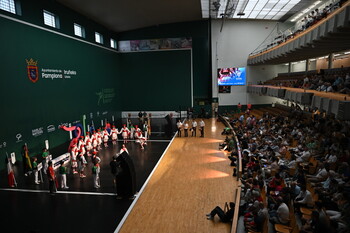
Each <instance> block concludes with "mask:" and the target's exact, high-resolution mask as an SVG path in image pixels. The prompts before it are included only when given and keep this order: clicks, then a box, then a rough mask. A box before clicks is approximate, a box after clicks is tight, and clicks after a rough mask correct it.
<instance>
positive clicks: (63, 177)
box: [58, 160, 69, 189]
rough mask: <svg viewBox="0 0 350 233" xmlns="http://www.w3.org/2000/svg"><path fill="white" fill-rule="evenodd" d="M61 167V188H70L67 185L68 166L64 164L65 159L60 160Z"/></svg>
mask: <svg viewBox="0 0 350 233" xmlns="http://www.w3.org/2000/svg"><path fill="white" fill-rule="evenodd" d="M60 165H61V166H60V168H59V170H58V172H59V174H60V177H61V188H62V189H68V188H69V187H68V186H67V168H66V167H65V166H64V162H63V160H61V161H60Z"/></svg>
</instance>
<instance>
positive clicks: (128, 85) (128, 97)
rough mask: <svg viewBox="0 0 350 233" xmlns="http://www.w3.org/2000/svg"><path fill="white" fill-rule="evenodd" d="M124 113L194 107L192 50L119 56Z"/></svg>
mask: <svg viewBox="0 0 350 233" xmlns="http://www.w3.org/2000/svg"><path fill="white" fill-rule="evenodd" d="M120 65H121V67H122V77H123V78H122V86H123V88H122V89H121V92H122V93H123V94H122V95H123V99H125V101H123V104H122V109H123V111H133V110H145V111H157V110H158V111H165V110H178V109H179V106H181V107H182V109H184V108H185V107H188V106H191V50H177V51H157V52H137V53H125V54H120Z"/></svg>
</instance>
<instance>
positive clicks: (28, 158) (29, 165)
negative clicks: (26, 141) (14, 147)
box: [24, 149, 33, 170]
mask: <svg viewBox="0 0 350 233" xmlns="http://www.w3.org/2000/svg"><path fill="white" fill-rule="evenodd" d="M24 155H25V158H26V160H27V161H26V163H27V166H28V168H29V169H30V170H32V169H33V168H32V163H31V161H30V157H29V154H28V149H26V150H25V151H24Z"/></svg>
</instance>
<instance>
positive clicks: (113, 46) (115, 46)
mask: <svg viewBox="0 0 350 233" xmlns="http://www.w3.org/2000/svg"><path fill="white" fill-rule="evenodd" d="M111 48H114V49H116V48H117V42H116V41H115V40H114V39H111Z"/></svg>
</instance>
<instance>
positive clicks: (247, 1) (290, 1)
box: [201, 0, 300, 20]
mask: <svg viewBox="0 0 350 233" xmlns="http://www.w3.org/2000/svg"><path fill="white" fill-rule="evenodd" d="M201 2H202V4H201V5H202V17H203V18H209V16H208V13H207V12H208V10H207V8H205V7H203V6H206V4H208V1H207V0H201ZM299 2H300V0H213V1H212V2H211V4H210V17H212V18H221V17H222V16H223V15H226V17H228V18H234V19H274V20H278V19H280V18H282V17H283V16H284V15H285V14H287V13H288V12H289V11H290V10H291V9H292V8H293V7H294V6H295V5H296V4H298V3H299ZM227 4H229V5H230V6H232V5H233V6H234V7H233V9H230V7H226V6H227ZM215 6H219V8H216V7H215ZM228 9H230V11H228ZM225 10H226V11H225ZM238 13H239V14H238ZM227 14H229V15H227Z"/></svg>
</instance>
